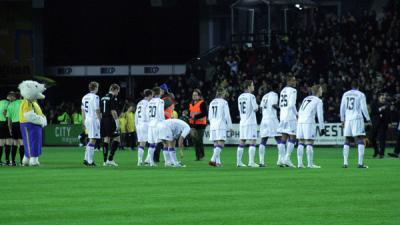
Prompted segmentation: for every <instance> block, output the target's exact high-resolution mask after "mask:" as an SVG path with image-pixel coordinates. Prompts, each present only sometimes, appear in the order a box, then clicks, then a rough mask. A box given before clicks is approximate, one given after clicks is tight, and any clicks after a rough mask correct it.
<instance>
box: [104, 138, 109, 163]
mask: <svg viewBox="0 0 400 225" xmlns="http://www.w3.org/2000/svg"><path fill="white" fill-rule="evenodd" d="M109 148H110V137H104V138H103V166H107V159H108V152H109Z"/></svg>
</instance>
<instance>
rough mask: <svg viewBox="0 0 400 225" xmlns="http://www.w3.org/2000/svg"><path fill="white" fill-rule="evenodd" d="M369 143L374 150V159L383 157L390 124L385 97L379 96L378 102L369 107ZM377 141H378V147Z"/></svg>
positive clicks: (388, 109)
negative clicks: (370, 124) (370, 123)
mask: <svg viewBox="0 0 400 225" xmlns="http://www.w3.org/2000/svg"><path fill="white" fill-rule="evenodd" d="M371 122H372V129H371V131H370V141H371V144H372V147H373V148H374V155H373V157H374V158H377V157H379V158H383V157H384V155H385V145H386V134H387V130H388V126H389V123H390V106H389V104H387V102H386V95H385V94H380V95H379V96H378V100H377V101H375V102H373V103H372V105H371ZM377 140H378V141H379V147H378V143H377Z"/></svg>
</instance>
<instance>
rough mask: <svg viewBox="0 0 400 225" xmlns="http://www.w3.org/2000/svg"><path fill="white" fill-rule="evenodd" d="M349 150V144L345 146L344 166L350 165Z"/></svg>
mask: <svg viewBox="0 0 400 225" xmlns="http://www.w3.org/2000/svg"><path fill="white" fill-rule="evenodd" d="M349 149H350V146H349V145H348V144H344V145H343V164H344V165H349Z"/></svg>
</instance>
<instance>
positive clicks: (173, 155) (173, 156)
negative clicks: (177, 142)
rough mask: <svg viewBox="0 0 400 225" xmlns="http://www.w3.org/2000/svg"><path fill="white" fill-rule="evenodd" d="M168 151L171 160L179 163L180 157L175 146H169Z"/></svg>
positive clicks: (173, 162)
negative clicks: (177, 155) (177, 156)
mask: <svg viewBox="0 0 400 225" xmlns="http://www.w3.org/2000/svg"><path fill="white" fill-rule="evenodd" d="M168 153H169V158H170V162H171V163H172V164H173V165H175V166H177V165H179V161H178V158H176V150H175V148H169V149H168Z"/></svg>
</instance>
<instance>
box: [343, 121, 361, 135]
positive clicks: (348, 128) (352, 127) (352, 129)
mask: <svg viewBox="0 0 400 225" xmlns="http://www.w3.org/2000/svg"><path fill="white" fill-rule="evenodd" d="M364 135H365V125H364V119H356V120H346V121H344V129H343V136H345V137H356V136H364Z"/></svg>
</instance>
